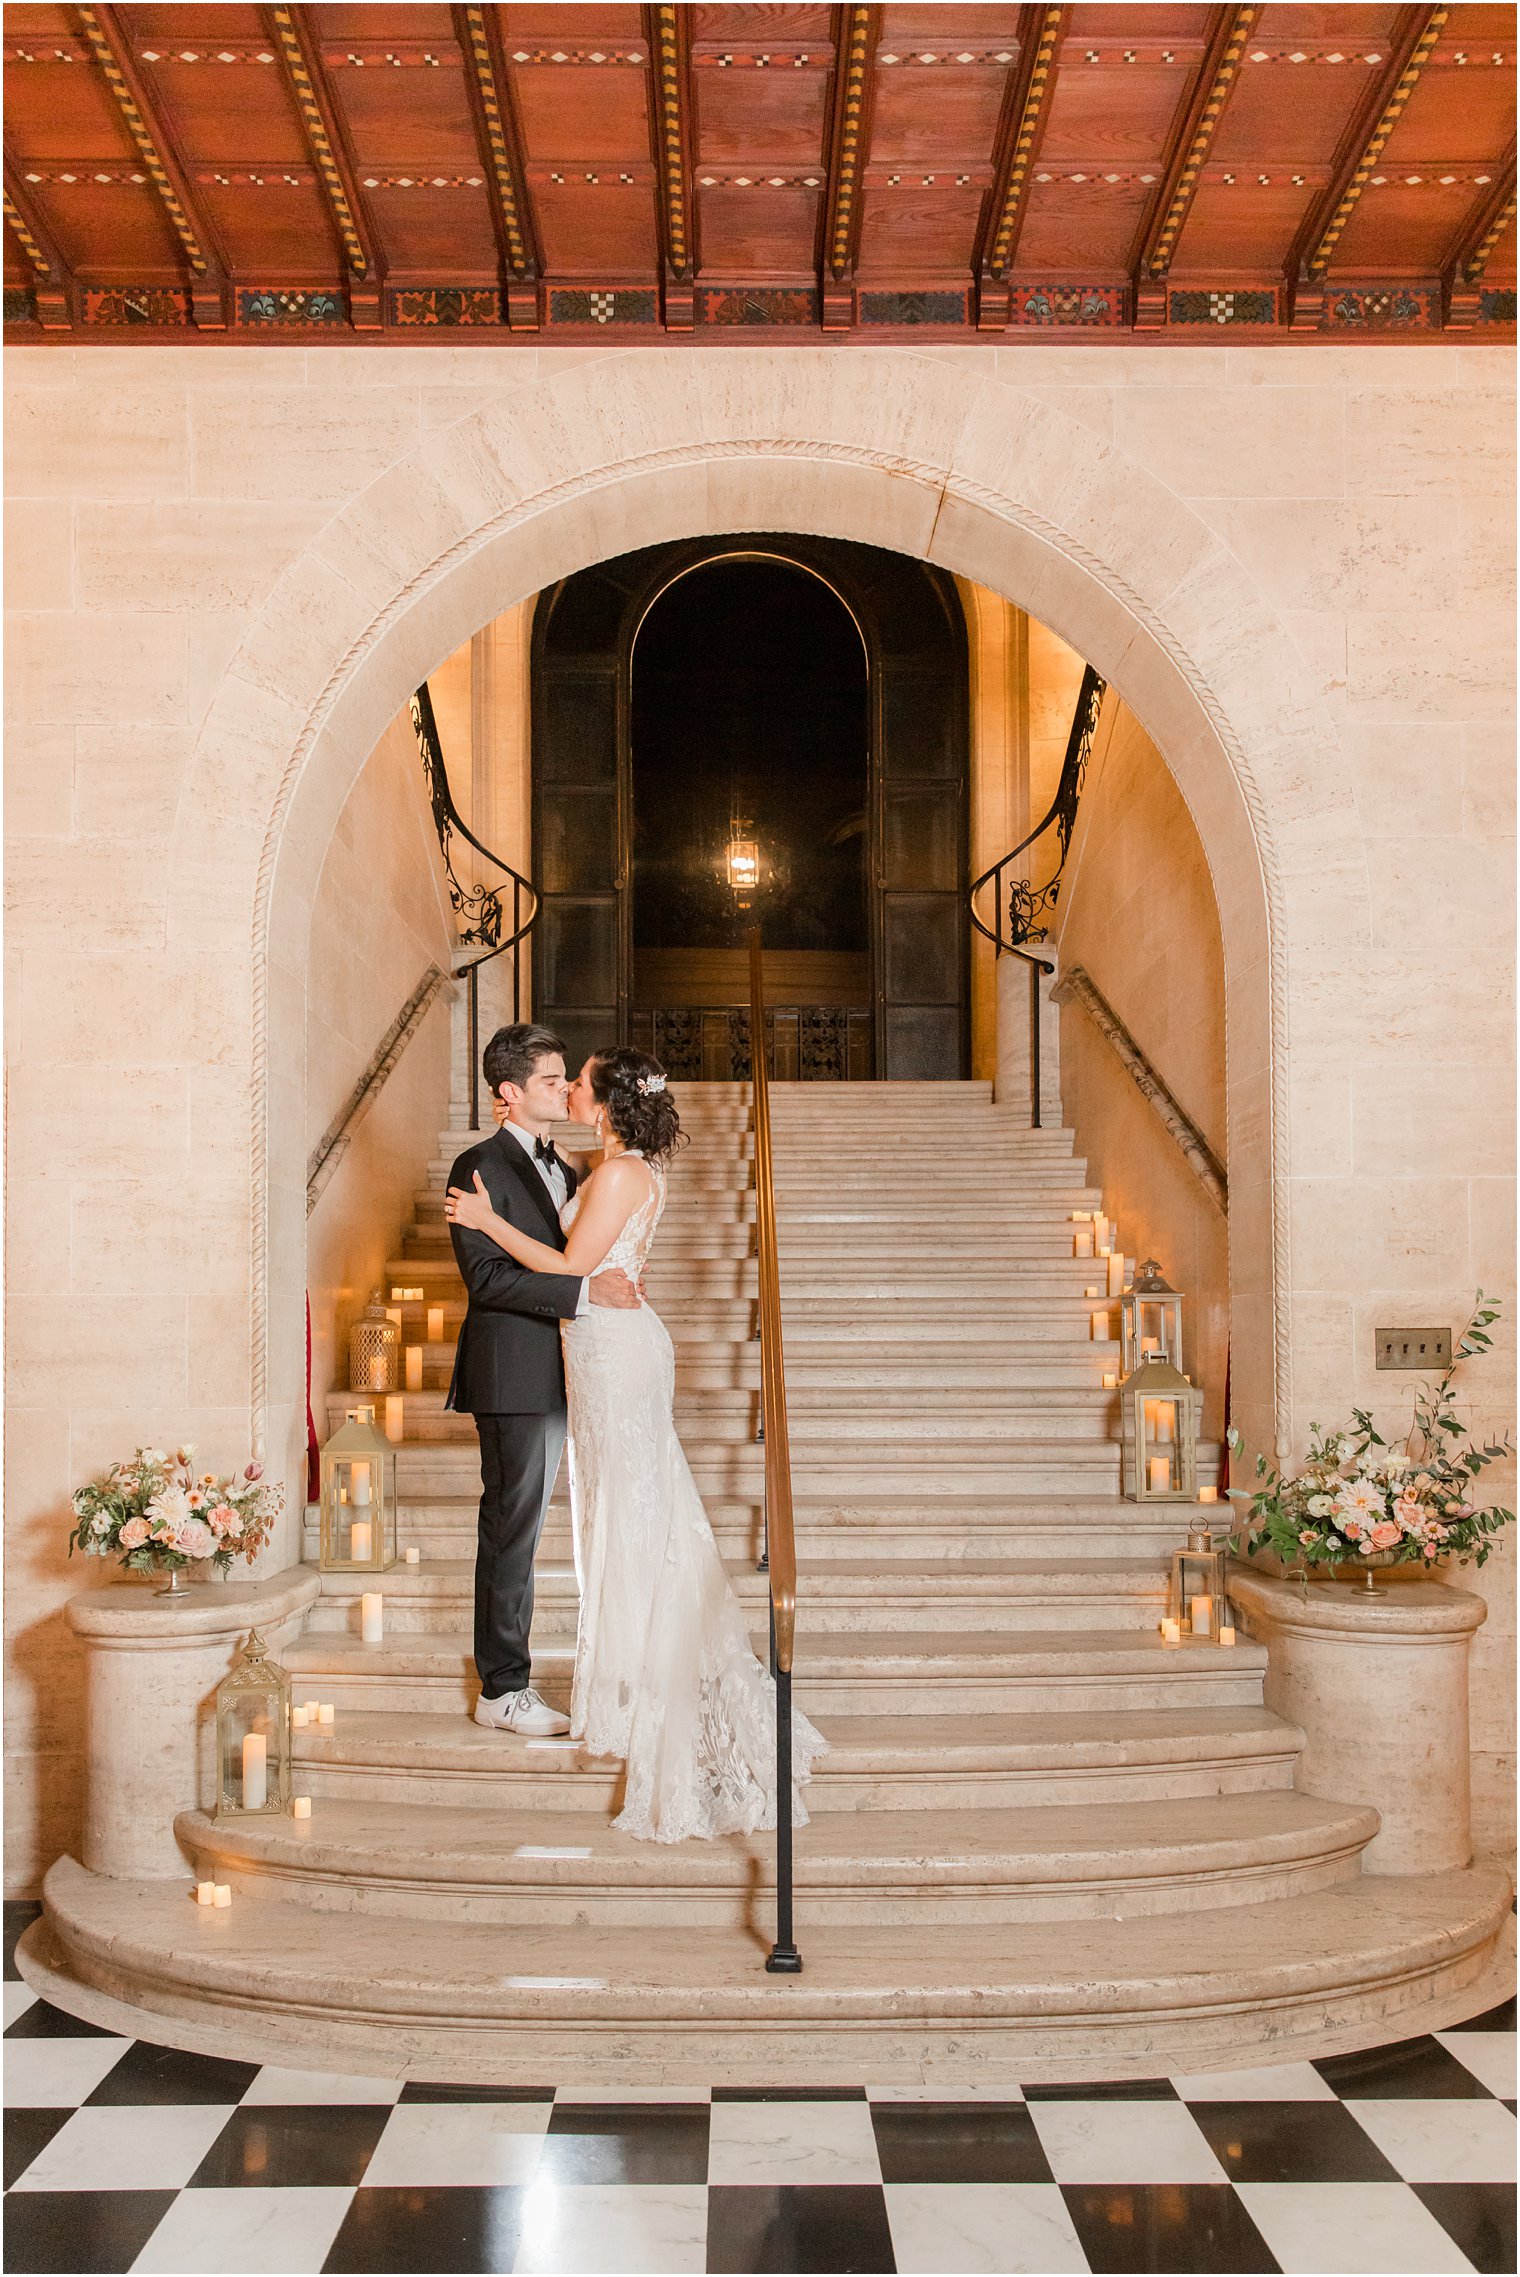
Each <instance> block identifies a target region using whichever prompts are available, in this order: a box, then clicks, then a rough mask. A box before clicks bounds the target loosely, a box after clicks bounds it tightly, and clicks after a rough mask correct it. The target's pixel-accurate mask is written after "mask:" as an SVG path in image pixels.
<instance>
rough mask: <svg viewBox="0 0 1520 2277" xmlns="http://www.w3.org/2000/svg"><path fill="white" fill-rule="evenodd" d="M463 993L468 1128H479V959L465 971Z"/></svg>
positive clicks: (474, 1129) (475, 1129)
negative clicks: (467, 1026)
mask: <svg viewBox="0 0 1520 2277" xmlns="http://www.w3.org/2000/svg"><path fill="white" fill-rule="evenodd" d="M464 985H465V994H466V996H467V997H468V999H469V1006H470V1128H471V1130H472V1131H478V1130H479V1128H480V959H479V958H478V957H477V958H476V959H475V962H474V963H473V964H472V965H471V966H469V968H468V970H467V971H466V973H465V983H464Z"/></svg>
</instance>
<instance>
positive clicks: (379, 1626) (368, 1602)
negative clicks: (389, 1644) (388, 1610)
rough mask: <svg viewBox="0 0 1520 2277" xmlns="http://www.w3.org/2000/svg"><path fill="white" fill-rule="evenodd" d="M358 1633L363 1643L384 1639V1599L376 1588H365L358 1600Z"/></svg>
mask: <svg viewBox="0 0 1520 2277" xmlns="http://www.w3.org/2000/svg"><path fill="white" fill-rule="evenodd" d="M359 1634H360V1637H361V1638H362V1640H363V1642H364V1643H365V1644H382V1643H383V1642H384V1640H385V1599H384V1598H383V1597H382V1596H381V1594H380V1592H379V1590H378V1589H366V1590H365V1592H364V1595H363V1596H362V1597H361V1598H360V1600H359Z"/></svg>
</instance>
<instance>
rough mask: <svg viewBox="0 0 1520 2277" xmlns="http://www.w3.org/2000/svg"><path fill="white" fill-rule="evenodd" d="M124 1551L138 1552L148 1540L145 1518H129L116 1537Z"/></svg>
mask: <svg viewBox="0 0 1520 2277" xmlns="http://www.w3.org/2000/svg"><path fill="white" fill-rule="evenodd" d="M116 1539H117V1541H118V1542H119V1543H120V1544H121V1547H122V1548H123V1549H124V1550H140V1549H141V1548H142V1546H143V1543H144V1542H145V1541H146V1540H147V1539H148V1521H147V1519H146V1518H129V1519H128V1520H127V1522H126V1524H125V1526H123V1528H122V1530H121V1532H120V1533H119V1534H118V1535H117V1537H116Z"/></svg>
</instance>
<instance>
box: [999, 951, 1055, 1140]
mask: <svg viewBox="0 0 1520 2277" xmlns="http://www.w3.org/2000/svg"><path fill="white" fill-rule="evenodd" d="M1036 953H1037V954H1038V955H1039V956H1041V957H1043V958H1044V959H1045V961H1046V962H1047V963H1049V964H1054V963H1055V962H1056V959H1055V956H1054V954H1053V952H1052V951H1051V949H1050V947H1049V944H1048V943H1046V942H1043V941H1042V942H1040V943H1039V944H1038V945H1037V950H1036ZM1056 979H1057V975H1056V974H1055V973H1044V972H1042V973H1041V974H1040V1120H1041V1122H1042V1124H1043V1126H1044V1128H1045V1129H1046V1130H1048V1131H1051V1130H1059V1129H1060V1128H1061V1014H1060V1009H1059V1007H1058V1006H1056V1005H1054V1004H1052V1003H1051V1001H1050V992H1051V989H1052V988H1053V987H1054V986H1055V982H1056ZM1029 1011H1030V1002H1029V967H1028V965H1026V964H1025V962H1024V960H1023V958H1022V957H1006V956H1005V957H999V958H998V960H997V1077H996V1080H995V1082H994V1084H993V1087H992V1096H993V1098H994V1100H995V1101H996V1103H997V1105H998V1106H1000V1107H1008V1108H1011V1109H1012V1110H1013V1112H1014V1113H1015V1114H1017V1115H1018V1116H1019V1118H1020V1120H1021V1121H1024V1120H1027V1119H1028V1115H1029V1109H1030V1100H1031V1089H1032V1084H1031V1075H1032V1068H1033V1055H1032V1051H1031V1038H1030V1032H1029Z"/></svg>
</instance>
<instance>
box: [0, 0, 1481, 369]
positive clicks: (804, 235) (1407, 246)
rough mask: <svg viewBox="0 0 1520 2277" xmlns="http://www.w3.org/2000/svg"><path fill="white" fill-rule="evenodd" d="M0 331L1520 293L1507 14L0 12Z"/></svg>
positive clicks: (943, 2) (968, 321)
mask: <svg viewBox="0 0 1520 2277" xmlns="http://www.w3.org/2000/svg"><path fill="white" fill-rule="evenodd" d="M4 43H5V62H6V77H5V97H6V99H5V193H6V196H5V212H6V220H7V223H8V225H9V226H8V228H7V230H6V233H5V264H6V266H5V316H6V331H7V337H8V338H10V339H13V340H38V341H43V340H64V339H68V340H73V341H78V340H81V339H97V340H106V339H113V338H115V339H119V338H120V337H121V336H122V333H123V332H124V331H125V330H135V331H136V333H137V335H138V337H150V338H157V339H163V340H166V341H180V342H184V341H187V340H196V339H201V338H210V339H219V340H224V341H225V340H227V339H229V338H230V339H233V340H254V339H259V340H288V341H291V342H297V343H303V344H310V343H311V342H313V341H317V340H320V339H322V338H337V339H344V338H353V337H354V336H355V335H359V336H362V337H364V338H368V339H373V340H380V341H384V340H387V339H396V338H400V339H408V338H410V339H415V338H416V337H417V336H418V334H419V332H420V331H424V330H438V329H442V328H445V327H448V328H451V329H453V330H454V331H456V332H457V333H458V334H459V335H462V336H463V337H466V338H475V339H481V340H497V341H500V340H503V339H506V340H513V339H531V338H534V337H542V335H543V334H544V333H545V332H546V331H547V332H555V333H563V334H567V335H570V336H579V337H582V338H591V337H599V336H601V337H606V336H623V337H636V336H641V337H645V338H657V337H660V336H662V335H664V334H676V335H679V336H682V337H697V338H701V337H704V336H705V337H707V338H709V339H722V338H731V337H732V336H733V333H734V331H735V329H737V328H748V327H759V328H769V329H772V330H775V331H778V332H780V333H781V334H783V335H784V336H789V337H791V338H793V339H807V338H814V339H829V338H836V339H838V338H846V337H851V336H853V337H856V338H863V339H867V340H869V339H873V338H874V339H887V338H892V337H894V336H897V337H901V336H905V335H910V334H911V335H921V334H928V335H931V336H936V337H940V338H956V337H961V338H966V337H971V336H973V335H976V334H981V335H983V336H986V335H989V334H990V335H998V334H1007V333H1015V334H1020V335H1027V334H1029V333H1031V332H1034V333H1042V334H1045V335H1048V336H1058V337H1059V336H1066V337H1072V336H1077V337H1090V338H1094V339H1102V338H1104V337H1110V338H1112V337H1115V336H1122V335H1124V334H1127V333H1130V332H1135V333H1144V334H1146V335H1149V336H1152V337H1154V338H1156V339H1157V340H1166V339H1175V338H1178V337H1181V338H1188V339H1194V340H1196V339H1197V338H1198V337H1199V336H1200V334H1207V333H1211V332H1213V333H1217V332H1220V331H1237V330H1245V331H1247V332H1248V333H1249V334H1250V335H1251V336H1253V337H1255V338H1258V339H1270V338H1273V337H1278V338H1287V337H1299V338H1305V337H1308V338H1314V337H1325V336H1344V335H1345V334H1346V333H1348V332H1355V333H1362V334H1368V333H1373V334H1377V335H1379V336H1383V337H1386V336H1389V335H1422V334H1423V335H1426V336H1435V335H1439V334H1440V333H1442V332H1443V331H1448V330H1453V329H1456V330H1463V331H1473V330H1477V331H1480V332H1481V333H1482V334H1483V335H1484V336H1486V337H1496V338H1512V337H1513V333H1514V317H1515V226H1514V214H1515V74H1514V64H1515V10H1514V9H1513V8H1511V7H1495V6H1475V7H1449V8H1442V7H1436V8H1431V7H1423V6H1422V7H1383V6H1379V5H1375V4H1364V0H1350V4H1347V0H1343V4H1341V5H1336V6H1326V7H1319V6H1300V5H1286V6H1272V5H1268V6H1261V7H1222V8H1221V7H1172V6H1169V5H1165V4H1160V0H1148V4H1145V5H1124V4H1118V0H1115V4H1114V5H1104V6H1087V7H1063V8H1055V7H1005V6H1001V5H997V4H996V0H984V4H974V5H968V4H963V0H936V4H934V5H919V6H886V7H814V6H807V5H801V6H767V5H746V6H734V5H729V6H706V5H690V6H687V5H682V6H674V7H670V6H666V7H646V8H639V7H629V6H602V5H599V4H590V0H588V4H580V5H557V4H548V0H546V4H543V5H530V6H520V7H519V6H497V7H454V8H449V7H430V6H415V7H413V6H403V7H391V6H385V5H367V6H349V5H344V4H340V0H324V4H322V5H317V6H307V7H271V8H257V7H242V6H237V5H226V6H223V5H208V4H203V0H182V4H179V5H173V6H164V5H158V6H126V7H104V6H102V7H35V6H14V7H9V8H7V9H6V11H5V15H4Z"/></svg>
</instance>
